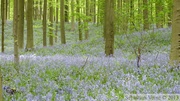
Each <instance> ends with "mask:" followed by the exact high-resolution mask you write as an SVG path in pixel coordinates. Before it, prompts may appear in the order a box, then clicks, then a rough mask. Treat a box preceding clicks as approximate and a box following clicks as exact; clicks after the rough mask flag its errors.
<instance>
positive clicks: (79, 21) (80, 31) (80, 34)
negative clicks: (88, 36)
mask: <svg viewBox="0 0 180 101" xmlns="http://www.w3.org/2000/svg"><path fill="white" fill-rule="evenodd" d="M76 2H77V5H78V7H77V13H78V30H79V41H82V24H81V17H80V15H81V14H80V13H81V9H80V2H79V0H77V1H76Z"/></svg>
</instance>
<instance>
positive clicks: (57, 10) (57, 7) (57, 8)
mask: <svg viewBox="0 0 180 101" xmlns="http://www.w3.org/2000/svg"><path fill="white" fill-rule="evenodd" d="M56 4H59V0H56ZM58 12H59V6H58V5H56V32H55V42H57V37H58V35H57V33H58V27H59V26H58V25H59V24H58V17H59V13H58Z"/></svg>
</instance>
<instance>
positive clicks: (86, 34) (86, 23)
mask: <svg viewBox="0 0 180 101" xmlns="http://www.w3.org/2000/svg"><path fill="white" fill-rule="evenodd" d="M86 17H87V18H86V20H85V25H84V26H85V39H86V40H87V39H88V37H89V25H88V22H89V0H86Z"/></svg>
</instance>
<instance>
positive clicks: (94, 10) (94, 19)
mask: <svg viewBox="0 0 180 101" xmlns="http://www.w3.org/2000/svg"><path fill="white" fill-rule="evenodd" d="M93 12H94V14H93V16H94V18H93V21H94V24H95V23H96V0H94V9H93Z"/></svg>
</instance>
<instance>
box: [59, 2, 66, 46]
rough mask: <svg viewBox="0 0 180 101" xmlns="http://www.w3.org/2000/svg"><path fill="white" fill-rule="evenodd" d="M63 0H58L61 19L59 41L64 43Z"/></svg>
mask: <svg viewBox="0 0 180 101" xmlns="http://www.w3.org/2000/svg"><path fill="white" fill-rule="evenodd" d="M64 13H65V12H64V0H60V15H61V16H60V20H61V25H60V27H61V28H60V29H61V43H62V44H66V37H65V28H64V22H65V20H64V16H65V15H64Z"/></svg>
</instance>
